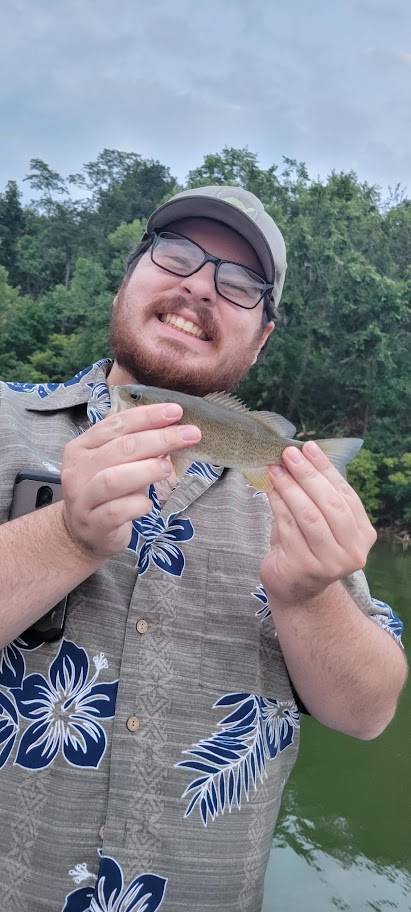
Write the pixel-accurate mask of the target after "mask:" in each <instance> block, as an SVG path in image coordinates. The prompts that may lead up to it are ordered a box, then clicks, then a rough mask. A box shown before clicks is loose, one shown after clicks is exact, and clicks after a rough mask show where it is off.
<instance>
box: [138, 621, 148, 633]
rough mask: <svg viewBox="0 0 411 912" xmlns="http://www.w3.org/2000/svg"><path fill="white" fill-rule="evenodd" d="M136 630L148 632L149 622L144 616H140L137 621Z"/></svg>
mask: <svg viewBox="0 0 411 912" xmlns="http://www.w3.org/2000/svg"><path fill="white" fill-rule="evenodd" d="M136 630H137V633H147V630H148V624H147V621H145V620H144V618H140V619H139V620H138V621H137V624H136Z"/></svg>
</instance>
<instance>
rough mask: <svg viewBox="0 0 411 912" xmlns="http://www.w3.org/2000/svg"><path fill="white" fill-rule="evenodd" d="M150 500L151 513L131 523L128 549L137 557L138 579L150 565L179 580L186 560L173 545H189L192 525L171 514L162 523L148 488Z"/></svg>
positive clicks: (186, 520)
mask: <svg viewBox="0 0 411 912" xmlns="http://www.w3.org/2000/svg"><path fill="white" fill-rule="evenodd" d="M149 496H150V498H151V501H152V504H153V509H152V510H151V512H150V513H147V515H146V516H142V517H141V519H134V520H133V524H132V535H131V540H130V544H129V546H128V548H129V550H130V551H135V553H136V554H138V560H137V567H138V572H139V574H140V576H143V574H144V573H145V572H146V570H148V568H149V566H150V563H151V562H152V563H153V564H155V565H156V566H157V567H159V569H160V570H163V572H164V573H169V574H170V575H171V576H182V574H183V572H184V567H185V557H184V554H183V552H182V550H181V548H179V547H178V545H177V544H176V542H185V541H190V539H192V538H193V535H194V528H193V525H192V523H191V522H190V520H189V519H182V518H181V516H180V514H179V513H170V515H169V516H167V517H166V518H165V519H164V518H163V517H162V516H161V515H160V512H161V506H160V503H159V500H158V498H157V495H156V492H155V489H154V486H153V485H151V486H150V490H149Z"/></svg>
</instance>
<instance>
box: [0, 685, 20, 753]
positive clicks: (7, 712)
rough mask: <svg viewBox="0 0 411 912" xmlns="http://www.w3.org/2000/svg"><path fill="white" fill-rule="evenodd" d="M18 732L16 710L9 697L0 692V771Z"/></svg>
mask: <svg viewBox="0 0 411 912" xmlns="http://www.w3.org/2000/svg"><path fill="white" fill-rule="evenodd" d="M18 730H19V719H18V715H17V709H16V706H15V704H14V702H12V701H11V699H10V697H7V696H6V694H4V693H2V692H1V691H0V769H1V767H2V766H4V764H5V763H7V760H8V758H9V756H10V754H11V751H12V750H13V747H14V742H15V740H16V738H17V733H18Z"/></svg>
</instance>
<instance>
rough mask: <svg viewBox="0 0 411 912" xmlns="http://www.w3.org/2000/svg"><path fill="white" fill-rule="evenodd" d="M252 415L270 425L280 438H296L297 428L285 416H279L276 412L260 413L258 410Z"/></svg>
mask: <svg viewBox="0 0 411 912" xmlns="http://www.w3.org/2000/svg"><path fill="white" fill-rule="evenodd" d="M251 414H252V415H254V417H255V418H258V419H259V420H260V421H262V422H263V423H264V424H266V425H268V427H269V428H270V429H271V430H272V431H276V432H277V434H280V437H294V434H295V432H296V430H297V428H296V427H295V425H294V424H291V421H288V419H287V418H284V417H283V415H278V414H277V413H276V412H258V411H257V410H256V411H254V412H251Z"/></svg>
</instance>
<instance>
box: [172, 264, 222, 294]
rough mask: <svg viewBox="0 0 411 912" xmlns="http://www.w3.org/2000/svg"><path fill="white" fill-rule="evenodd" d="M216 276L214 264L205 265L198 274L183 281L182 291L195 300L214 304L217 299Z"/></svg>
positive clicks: (186, 277)
mask: <svg viewBox="0 0 411 912" xmlns="http://www.w3.org/2000/svg"><path fill="white" fill-rule="evenodd" d="M214 274H215V266H214V263H204V266H202V267H201V269H199V270H198V272H195V273H194V274H193V275H191V276H185V277H184V278H182V279H181V285H182V289H183V290H184V291H185V292H186V293H187V294H188V295H190V296H191V297H192V298H193V299H197V300H198V301H203V302H206V303H210V304H214V303H215V301H216V298H217V292H216V287H215V281H214Z"/></svg>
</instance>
